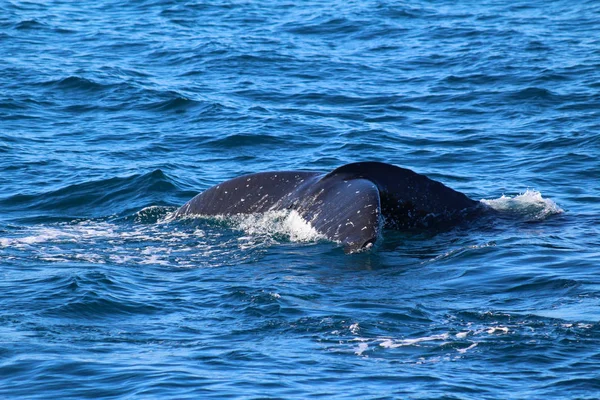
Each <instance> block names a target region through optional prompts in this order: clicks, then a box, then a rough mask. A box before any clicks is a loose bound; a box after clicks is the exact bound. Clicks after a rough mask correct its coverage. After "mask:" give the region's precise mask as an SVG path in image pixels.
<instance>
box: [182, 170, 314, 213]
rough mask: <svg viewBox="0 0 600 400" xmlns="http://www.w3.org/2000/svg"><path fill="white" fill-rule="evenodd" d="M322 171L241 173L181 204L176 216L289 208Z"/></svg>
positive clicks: (255, 211) (257, 211)
mask: <svg viewBox="0 0 600 400" xmlns="http://www.w3.org/2000/svg"><path fill="white" fill-rule="evenodd" d="M320 175H321V174H319V173H318V172H298V171H282V172H259V173H255V174H248V175H243V176H239V177H237V178H234V179H231V180H228V181H226V182H223V183H220V184H218V185H215V186H212V187H210V188H208V189H206V190H205V191H204V192H202V193H200V194H198V195H196V196H195V197H194V198H193V199H191V200H190V201H188V202H187V203H185V204H184V205H183V206H181V207H180V208H179V209H178V210H177V211H176V212H175V217H179V216H182V215H188V214H198V215H233V214H251V213H259V212H266V211H269V210H272V209H281V208H285V207H286V206H285V204H283V203H285V201H286V200H287V201H288V202H289V201H291V200H293V198H295V197H296V196H295V193H296V192H297V190H298V188H299V187H301V186H304V185H306V186H308V185H310V183H311V182H312V181H314V180H315V179H316V178H317V177H319V176H320Z"/></svg>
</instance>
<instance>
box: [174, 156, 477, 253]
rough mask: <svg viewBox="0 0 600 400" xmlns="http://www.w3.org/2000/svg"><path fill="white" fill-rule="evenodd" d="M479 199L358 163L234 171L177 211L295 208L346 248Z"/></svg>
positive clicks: (459, 210) (444, 219)
mask: <svg viewBox="0 0 600 400" xmlns="http://www.w3.org/2000/svg"><path fill="white" fill-rule="evenodd" d="M478 204H479V202H476V201H474V200H471V199H470V198H468V197H467V196H466V195H464V194H463V193H460V192H457V191H455V190H453V189H450V188H449V187H447V186H445V185H443V184H442V183H440V182H437V181H434V180H432V179H429V178H427V177H426V176H424V175H420V174H417V173H416V172H413V171H411V170H409V169H405V168H400V167H397V166H395V165H391V164H385V163H380V162H358V163H353V164H347V165H343V166H341V167H339V168H337V169H335V170H333V171H331V172H329V173H326V174H325V173H319V172H302V171H280V172H259V173H254V174H249V175H244V176H240V177H238V178H234V179H231V180H229V181H226V182H223V183H221V184H218V185H215V186H213V187H211V188H209V189H207V190H205V191H204V192H202V193H200V194H198V195H197V196H196V197H194V198H193V199H191V200H190V201H189V202H187V203H186V204H184V205H183V206H182V207H181V208H179V209H178V210H177V211H176V212H175V217H180V216H184V215H205V216H216V215H225V216H228V215H236V214H253V213H264V212H268V211H278V210H295V211H296V212H298V214H299V215H300V216H301V217H302V218H303V219H304V220H305V221H306V222H308V223H309V224H310V225H311V226H312V227H313V228H314V229H315V230H316V231H317V232H319V233H320V234H322V235H324V236H325V237H327V238H328V239H330V240H333V241H337V242H340V243H342V244H343V245H344V251H345V252H346V253H351V252H355V251H358V250H361V249H364V248H368V247H370V246H371V245H373V244H374V243H375V242H376V241H377V240H378V238H379V237H380V233H381V230H382V228H384V227H385V228H391V229H396V230H413V229H419V228H429V227H434V226H436V225H440V224H448V223H452V222H453V221H459V220H460V219H461V217H462V216H464V215H465V213H468V212H469V211H470V210H472V209H474V208H475V207H477V205H478Z"/></svg>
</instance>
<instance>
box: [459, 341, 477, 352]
mask: <svg viewBox="0 0 600 400" xmlns="http://www.w3.org/2000/svg"><path fill="white" fill-rule="evenodd" d="M475 347H477V343H473V344H472V345H470V346H469V347H466V348H464V349H456V351H458V352H459V353H461V354H465V353H466V352H467V351H469V350H471V349H473V348H475Z"/></svg>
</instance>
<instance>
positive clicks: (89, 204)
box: [0, 169, 177, 222]
mask: <svg viewBox="0 0 600 400" xmlns="http://www.w3.org/2000/svg"><path fill="white" fill-rule="evenodd" d="M176 191H177V187H176V186H175V184H174V183H173V182H172V180H171V179H170V178H169V177H167V176H166V175H165V174H164V173H163V172H162V171H161V170H159V169H158V170H155V171H152V172H149V173H146V174H142V175H138V174H136V175H132V176H128V177H117V178H109V179H103V180H98V181H91V182H85V183H80V184H75V185H70V186H67V187H64V188H61V189H58V190H55V191H51V192H45V193H37V194H17V195H14V196H10V197H8V198H5V199H1V200H0V206H1V207H2V208H3V209H4V210H5V211H12V212H19V217H20V218H21V219H23V217H24V218H25V219H30V218H33V219H34V220H36V221H38V222H39V219H40V218H41V219H42V220H43V219H44V218H46V217H50V216H52V217H66V218H68V219H69V220H72V219H73V218H82V217H83V218H98V217H106V216H111V215H115V214H121V213H127V212H131V211H132V210H139V209H141V208H143V207H146V206H149V205H157V204H161V203H162V204H164V203H165V198H169V197H170V196H172V195H174V193H176ZM23 210H26V211H23Z"/></svg>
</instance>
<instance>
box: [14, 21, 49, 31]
mask: <svg viewBox="0 0 600 400" xmlns="http://www.w3.org/2000/svg"><path fill="white" fill-rule="evenodd" d="M46 28H47V26H46V24H44V23H42V22H39V21H37V20H35V19H30V20H23V21H21V22H19V23H18V24H16V25H15V29H17V30H22V31H28V30H43V29H46Z"/></svg>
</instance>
